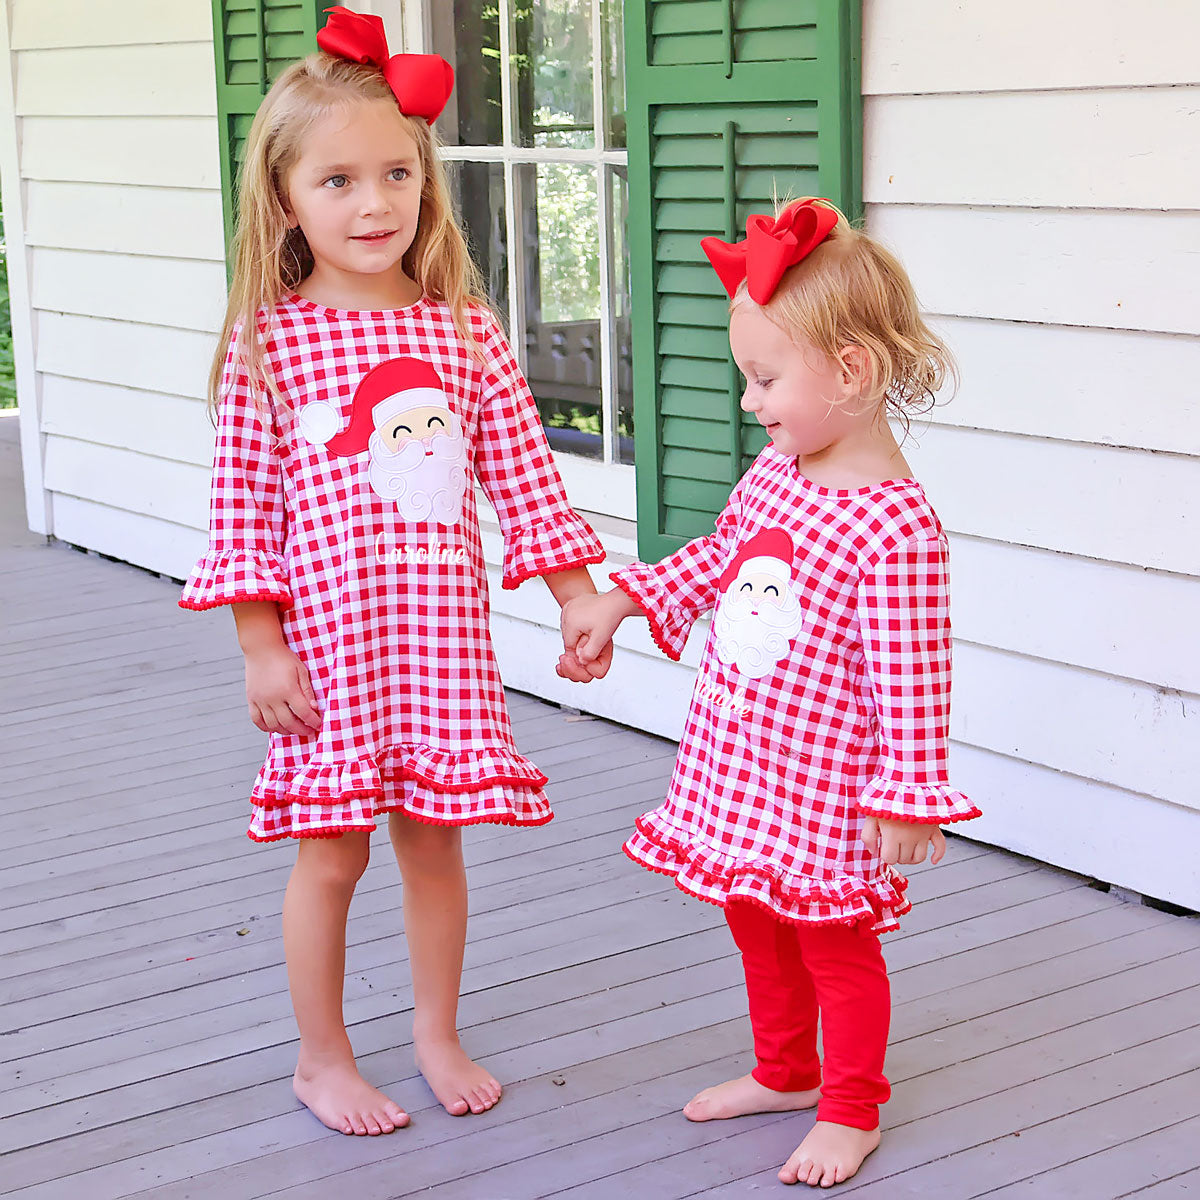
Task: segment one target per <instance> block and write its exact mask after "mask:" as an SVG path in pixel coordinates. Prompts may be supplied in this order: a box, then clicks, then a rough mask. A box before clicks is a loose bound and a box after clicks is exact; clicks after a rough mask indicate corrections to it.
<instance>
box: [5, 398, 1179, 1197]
mask: <svg viewBox="0 0 1200 1200" xmlns="http://www.w3.org/2000/svg"><path fill="white" fill-rule="evenodd" d="M15 439H16V421H15V419H14V418H12V417H2V418H0V455H2V456H3V457H2V468H3V469H2V471H0V474H2V477H3V493H2V494H3V510H2V516H0V532H2V538H0V542H2V545H0V555H2V558H3V561H2V574H3V579H4V584H3V591H4V597H3V612H4V617H5V630H6V634H7V644H6V645H5V646H4V647H3V650H2V651H0V655H2V661H3V671H2V681H3V689H2V692H3V694H2V698H0V703H2V706H3V709H4V712H5V717H4V724H3V726H2V729H0V743H2V747H3V748H2V750H0V764H2V769H3V774H2V779H3V798H2V801H0V825H2V836H0V900H2V905H0V917H2V922H0V930H2V932H0V954H2V955H3V965H2V968H0V1118H2V1119H0V1151H3V1156H2V1157H0V1192H2V1193H3V1194H5V1195H8V1196H13V1197H20V1198H21V1200H34V1198H39V1200H40V1198H49V1197H55V1198H57V1197H71V1198H72V1200H107V1198H115V1197H132V1196H137V1197H155V1198H163V1200H166V1198H168V1197H170V1198H172V1200H183V1198H184V1197H192V1198H206V1200H207V1198H213V1200H237V1198H240V1197H264V1196H278V1197H287V1198H289V1200H293V1198H294V1200H299V1198H301V1197H313V1198H322V1200H324V1198H327V1197H335V1196H342V1195H345V1196H353V1197H355V1200H371V1198H376V1197H378V1198H381V1200H382V1198H390V1197H402V1196H413V1195H421V1196H433V1197H439V1198H445V1200H451V1198H464V1200H525V1198H533V1197H542V1196H570V1197H572V1200H591V1198H596V1200H616V1198H622V1197H631V1198H635V1200H637V1198H641V1197H645V1198H646V1200H651V1198H653V1200H666V1198H669V1197H686V1196H713V1197H739V1196H748V1195H771V1194H781V1193H780V1188H781V1186H782V1185H780V1184H778V1183H777V1182H776V1181H775V1179H774V1171H775V1168H776V1167H777V1166H778V1164H779V1163H781V1162H782V1161H783V1160H784V1158H786V1156H787V1155H788V1154H789V1153H790V1151H791V1150H792V1149H793V1148H794V1146H795V1145H796V1144H797V1142H798V1141H799V1139H800V1137H801V1136H802V1135H803V1133H804V1132H805V1130H806V1129H807V1128H808V1126H809V1124H810V1122H811V1119H812V1118H811V1117H810V1116H807V1115H796V1114H792V1115H789V1116H768V1117H757V1118H746V1119H744V1120H741V1121H733V1122H721V1123H716V1124H710V1125H692V1124H689V1123H688V1122H687V1121H686V1120H684V1119H683V1117H682V1116H680V1115H679V1111H678V1110H679V1108H680V1106H681V1105H682V1104H683V1103H684V1102H685V1101H686V1100H687V1099H688V1097H689V1096H690V1095H691V1094H692V1093H693V1092H694V1091H695V1090H697V1089H698V1088H699V1087H701V1086H703V1085H705V1084H707V1083H709V1082H713V1081H716V1080H719V1079H721V1078H724V1077H727V1076H729V1075H730V1074H734V1073H740V1072H742V1071H744V1070H746V1069H747V1064H748V1062H749V1054H748V1048H749V1030H748V1026H747V1021H746V1018H745V1007H744V1001H743V993H742V990H741V986H740V977H739V966H738V961H737V959H736V957H735V955H734V952H733V947H732V944H731V942H730V939H729V937H728V935H727V933H726V932H725V929H724V925H723V923H722V921H721V918H720V914H719V913H718V912H717V911H716V910H715V909H713V908H710V907H708V906H706V905H702V904H699V903H696V902H693V901H691V900H689V899H687V898H685V897H684V896H682V895H681V894H680V893H679V892H678V891H676V890H675V889H674V888H673V887H672V886H671V884H670V883H669V882H668V881H666V880H664V879H662V878H660V877H657V876H652V875H650V874H648V873H646V872H644V871H642V870H640V869H638V868H636V867H634V866H633V865H632V864H630V863H629V862H628V861H627V860H626V859H625V858H624V857H623V856H622V855H621V853H620V849H619V847H620V843H621V840H622V837H623V835H624V832H625V831H626V830H627V829H628V828H629V825H630V823H631V821H632V819H633V818H634V816H636V815H637V814H638V813H639V812H640V811H642V810H643V809H644V808H646V807H648V806H650V805H652V804H653V803H654V802H655V801H656V800H657V798H658V797H659V796H660V795H661V793H662V790H663V787H664V785H665V782H666V779H667V776H668V773H669V770H670V766H671V762H672V758H673V747H672V746H671V745H670V744H669V743H667V742H664V741H662V740H661V739H657V738H653V737H648V736H644V735H642V734H639V733H635V732H631V731H629V730H627V729H623V728H619V727H617V726H614V725H610V724H608V723H606V722H603V721H599V720H590V719H587V718H583V719H581V718H579V717H576V716H572V715H571V714H569V713H566V712H564V711H562V710H560V709H558V708H555V707H553V706H551V705H547V704H544V703H542V702H540V701H538V700H535V699H532V698H529V697H526V696H520V695H512V696H511V698H510V699H511V705H512V714H513V718H514V722H515V724H516V728H517V736H518V742H519V744H520V746H521V749H522V750H523V751H525V752H526V753H528V754H530V755H531V756H532V757H533V758H534V759H535V760H536V761H537V762H538V763H539V764H540V765H542V766H543V768H544V769H545V770H547V772H548V773H549V774H550V776H551V779H552V796H553V799H554V802H555V807H556V809H557V812H558V817H557V819H556V820H555V821H554V822H553V823H552V824H551V825H549V826H547V827H545V828H542V829H537V830H525V831H512V830H503V829H494V828H482V829H478V830H474V831H470V832H469V833H468V836H467V847H468V855H469V862H470V875H471V881H472V922H471V932H470V945H469V947H468V952H467V966H466V972H465V977H464V982H463V987H464V996H463V1003H462V1024H463V1028H464V1039H465V1042H466V1044H467V1047H468V1049H469V1050H470V1051H471V1052H472V1053H474V1054H475V1055H477V1056H478V1057H480V1058H482V1059H483V1060H484V1061H486V1062H487V1064H488V1065H489V1066H490V1067H491V1069H492V1070H493V1071H494V1072H495V1073H496V1074H497V1076H498V1077H499V1078H501V1079H502V1080H504V1081H505V1082H506V1083H507V1091H506V1095H505V1098H504V1100H503V1101H502V1103H501V1104H500V1106H499V1107H498V1108H497V1109H496V1110H494V1112H492V1113H491V1114H489V1115H488V1116H486V1117H481V1118H458V1119H455V1118H452V1117H449V1116H446V1115H445V1114H444V1113H443V1112H442V1111H441V1110H440V1109H439V1108H437V1107H436V1105H435V1103H434V1101H433V1098H432V1096H431V1094H430V1093H429V1092H428V1091H427V1089H426V1088H425V1086H424V1084H423V1083H422V1081H421V1080H420V1078H419V1077H418V1076H416V1075H415V1072H414V1069H413V1065H412V1058H411V1046H410V1042H409V1029H408V1015H409V1014H408V1010H409V1008H410V1005H411V993H410V989H409V985H408V977H407V964H406V961H405V944H404V938H403V936H402V935H401V923H400V902H399V901H400V897H399V884H398V881H397V874H396V869H395V865H394V862H392V861H389V859H390V855H389V853H388V847H387V844H386V840H383V841H382V842H381V844H380V845H379V846H378V853H377V854H376V856H375V860H374V861H373V862H372V865H371V867H370V868H369V870H368V873H367V875H366V877H365V879H364V881H363V883H362V885H361V888H360V891H359V894H358V896H357V898H356V900H355V904H354V909H353V914H352V919H351V924H350V940H351V946H350V950H349V974H348V979H347V985H346V1011H347V1017H348V1020H349V1021H350V1022H351V1023H352V1030H351V1033H352V1037H353V1039H354V1043H355V1046H356V1048H357V1050H358V1052H359V1054H360V1056H361V1062H362V1064H363V1067H364V1070H365V1073H366V1074H368V1075H369V1076H370V1077H371V1078H373V1079H374V1080H376V1081H377V1082H378V1083H380V1084H381V1085H386V1087H387V1088H388V1089H389V1090H390V1091H391V1093H392V1094H393V1095H394V1096H395V1098H396V1099H397V1100H398V1101H399V1102H401V1103H402V1104H404V1105H405V1106H406V1107H407V1108H409V1110H410V1111H411V1112H412V1113H413V1124H412V1126H411V1128H409V1129H407V1130H404V1131H400V1132H397V1133H395V1134H393V1135H391V1136H389V1137H385V1138H377V1139H369V1140H368V1139H353V1138H344V1137H341V1136H339V1135H335V1134H332V1133H329V1132H327V1131H326V1130H324V1129H323V1128H322V1127H321V1126H319V1125H318V1124H317V1123H316V1122H315V1121H314V1120H313V1119H312V1118H311V1117H309V1116H308V1115H307V1114H306V1113H305V1112H303V1111H302V1110H300V1109H299V1107H298V1106H297V1104H296V1102H295V1101H294V1099H293V1097H292V1094H291V1090H290V1087H289V1080H290V1073H291V1069H292V1066H293V1063H294V1029H293V1025H292V1020H291V1015H290V1007H289V1002H288V996H287V982H286V978H285V974H284V966H283V955H282V948H281V944H280V929H279V916H278V913H279V906H280V901H281V896H282V891H283V886H284V882H285V880H286V877H287V873H288V869H289V864H290V858H291V852H290V850H289V849H288V847H287V846H282V845H275V846H268V847H259V846H255V845H252V844H251V843H250V842H249V841H248V840H247V839H246V838H245V837H244V835H243V828H244V824H245V799H244V797H245V793H246V790H247V786H248V783H249V781H250V779H251V778H252V777H253V774H254V772H255V770H256V768H257V766H258V763H259V761H260V759H261V738H260V735H258V734H257V732H256V731H255V730H254V729H253V728H251V727H250V726H249V724H248V722H247V721H246V720H245V719H244V717H243V716H242V702H241V694H240V689H241V669H240V664H239V659H238V656H237V651H236V647H235V644H234V641H233V636H232V626H231V622H230V621H229V619H228V618H227V617H226V616H224V615H221V614H217V615H213V616H210V617H208V618H205V617H202V616H196V615H193V614H187V613H184V612H181V611H180V610H178V609H177V608H176V607H175V604H174V601H175V597H176V594H177V588H176V586H175V585H174V584H172V583H171V582H169V581H167V580H163V579H159V578H157V577H154V576H151V575H148V574H145V573H143V572H141V571H137V570H135V569H132V568H130V567H127V566H123V565H121V564H118V563H113V562H109V561H106V560H104V559H102V558H100V557H97V556H95V555H83V554H79V553H77V552H75V551H73V550H71V549H70V548H68V547H66V546H62V545H52V546H46V545H44V544H43V542H42V540H41V539H38V538H35V537H33V536H31V535H29V534H28V533H26V532H25V531H24V523H23V514H22V512H21V501H20V495H19V488H18V484H17V454H16V440H15ZM912 890H913V893H914V894H915V897H916V899H917V901H918V903H917V906H916V909H915V911H914V912H913V913H912V914H911V915H910V917H909V918H908V919H907V920H906V922H905V926H904V929H903V931H902V932H901V934H900V935H898V936H897V935H893V936H892V937H890V938H889V939H887V941H886V949H887V957H888V960H889V962H890V965H891V970H892V979H893V990H894V996H895V1013H894V1020H893V1038H892V1046H891V1052H890V1056H889V1063H888V1066H889V1074H890V1076H891V1078H892V1081H893V1084H894V1089H895V1091H894V1098H893V1100H892V1102H891V1104H890V1105H889V1106H888V1107H887V1109H886V1112H885V1118H886V1120H885V1128H886V1131H887V1132H886V1133H885V1139H884V1143H883V1146H882V1148H881V1149H880V1151H879V1152H878V1153H877V1154H876V1155H875V1156H874V1157H873V1158H872V1159H871V1160H869V1162H868V1163H867V1164H866V1166H865V1167H864V1169H863V1171H862V1172H861V1173H860V1174H859V1176H858V1177H857V1178H856V1179H854V1180H853V1181H851V1182H850V1183H849V1184H846V1185H844V1186H842V1187H841V1188H839V1189H838V1191H839V1193H841V1194H848V1193H851V1192H853V1193H856V1194H861V1195H862V1196H863V1197H882V1198H886V1200H900V1198H902V1197H921V1198H922V1200H932V1198H935V1197H944V1198H946V1200H964V1198H967V1197H976V1196H985V1195H986V1196H989V1197H992V1196H996V1197H1005V1198H1009V1197H1011V1198H1014V1200H1015V1198H1017V1197H1022V1198H1039V1197H1046V1198H1048V1200H1049V1198H1054V1200H1058V1198H1061V1197H1080V1198H1086V1200H1107V1198H1112V1200H1115V1198H1116V1197H1124V1196H1131V1195H1137V1196H1138V1197H1145V1198H1146V1200H1166V1198H1167V1197H1179V1196H1200V921H1198V920H1197V919H1195V918H1190V917H1174V916H1169V915H1166V914H1164V913H1160V912H1156V911H1153V910H1151V909H1148V908H1144V907H1141V906H1138V905H1136V904H1130V903H1123V902H1121V901H1120V900H1118V899H1116V898H1114V897H1111V896H1109V895H1106V894H1103V893H1102V892H1099V891H1096V890H1094V889H1092V888H1089V887H1088V886H1087V885H1086V882H1085V881H1084V880H1082V879H1079V878H1077V877H1075V876H1072V875H1069V874H1065V873H1062V872H1059V871H1055V870H1052V869H1050V868H1048V867H1045V866H1041V865H1039V864H1038V863H1035V862H1031V861H1028V860H1026V859H1022V858H1018V857H1015V856H1013V855H1009V854H1004V853H1000V852H997V851H994V850H991V849H987V848H985V847H982V846H979V845H975V844H972V843H971V842H969V841H966V840H963V839H961V838H956V839H954V840H953V841H952V843H951V848H950V853H949V855H948V857H947V861H946V862H945V863H944V864H943V865H941V866H940V867H938V868H937V869H935V870H918V871H916V872H915V873H914V878H913V887H912ZM792 1194H794V1193H792Z"/></svg>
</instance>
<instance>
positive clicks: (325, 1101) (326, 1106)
mask: <svg viewBox="0 0 1200 1200" xmlns="http://www.w3.org/2000/svg"><path fill="white" fill-rule="evenodd" d="M292 1090H293V1091H294V1092H295V1093H296V1098H297V1099H298V1100H299V1101H300V1103H301V1104H303V1105H305V1107H307V1108H308V1110H309V1111H310V1112H311V1113H312V1115H313V1116H314V1117H316V1118H317V1120H318V1121H320V1122H321V1124H322V1125H328V1126H329V1128H330V1129H336V1130H337V1131H338V1133H351V1134H354V1133H356V1134H359V1135H367V1134H370V1135H372V1136H374V1135H377V1134H380V1133H391V1132H392V1130H393V1129H399V1128H401V1127H402V1126H404V1125H407V1124H408V1113H406V1112H405V1111H404V1109H402V1108H401V1107H400V1105H398V1104H396V1103H394V1102H393V1101H391V1100H389V1099H388V1098H387V1097H386V1096H385V1095H384V1094H383V1093H382V1092H381V1091H379V1089H378V1088H373V1087H372V1086H371V1085H370V1084H369V1083H368V1082H367V1081H366V1080H365V1079H364V1078H363V1077H362V1076H361V1075H360V1074H359V1073H358V1068H357V1067H356V1066H355V1065H354V1059H353V1058H351V1059H349V1060H346V1059H341V1058H339V1059H336V1060H333V1061H326V1062H320V1063H318V1062H317V1061H316V1060H314V1059H302V1060H301V1062H300V1064H299V1065H298V1066H297V1067H296V1074H295V1075H293V1076H292Z"/></svg>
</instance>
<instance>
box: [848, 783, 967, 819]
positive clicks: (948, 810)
mask: <svg viewBox="0 0 1200 1200" xmlns="http://www.w3.org/2000/svg"><path fill="white" fill-rule="evenodd" d="M858 807H859V810H860V811H861V812H863V813H865V814H866V815H867V816H869V817H882V818H884V819H885V820H888V821H910V822H911V823H912V824H914V825H951V824H953V823H954V822H955V821H970V820H972V819H973V818H975V817H979V816H982V815H983V813H982V812H981V810H980V809H979V808H977V807H976V806H975V805H974V804H973V803H972V802H971V801H970V800H969V799H968V798H967V797H966V796H964V795H963V794H962V792H956V791H955V790H954V789H953V788H952V787H950V786H949V785H948V784H914V783H904V782H901V781H898V780H894V779H888V778H887V777H886V776H881V777H879V778H877V779H873V780H872V781H871V782H870V783H869V784H868V785H867V787H866V790H865V791H864V792H863V794H862V795H861V796H860V797H859V799H858Z"/></svg>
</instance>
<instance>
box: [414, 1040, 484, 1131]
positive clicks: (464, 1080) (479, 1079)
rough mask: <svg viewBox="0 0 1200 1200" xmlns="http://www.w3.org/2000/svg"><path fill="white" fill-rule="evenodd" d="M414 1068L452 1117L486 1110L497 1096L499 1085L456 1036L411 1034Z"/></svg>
mask: <svg viewBox="0 0 1200 1200" xmlns="http://www.w3.org/2000/svg"><path fill="white" fill-rule="evenodd" d="M414 1052H415V1058H416V1060H417V1070H418V1071H420V1072H421V1074H422V1075H424V1076H425V1082H426V1083H427V1084H429V1086H430V1088H431V1089H432V1091H433V1094H434V1095H435V1096H436V1097H437V1098H438V1100H440V1101H441V1104H442V1107H443V1108H444V1109H445V1110H446V1111H447V1112H448V1113H449V1114H450V1115H451V1116H452V1117H464V1116H466V1114H467V1113H468V1112H473V1113H482V1112H487V1110H488V1109H489V1108H491V1107H492V1106H493V1105H494V1104H495V1103H496V1101H497V1100H499V1099H500V1092H501V1090H502V1089H501V1087H500V1085H499V1084H498V1083H497V1082H496V1081H495V1080H494V1079H493V1078H492V1077H491V1075H490V1074H489V1073H488V1072H487V1071H485V1070H484V1069H483V1068H482V1067H481V1066H480V1065H479V1064H478V1063H476V1062H472V1061H471V1059H469V1058H468V1057H467V1055H466V1051H464V1050H463V1048H462V1046H461V1045H460V1044H459V1041H458V1038H454V1039H453V1040H450V1039H436V1040H435V1039H430V1040H423V1041H422V1042H421V1043H420V1044H419V1045H417V1044H416V1039H415V1038H414Z"/></svg>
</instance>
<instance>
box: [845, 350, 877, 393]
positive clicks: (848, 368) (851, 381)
mask: <svg viewBox="0 0 1200 1200" xmlns="http://www.w3.org/2000/svg"><path fill="white" fill-rule="evenodd" d="M838 363H839V365H840V367H841V372H842V383H843V384H845V386H846V387H847V388H850V389H853V390H854V391H856V392H861V391H865V390H866V389H867V388H868V387H869V386H870V383H871V356H870V355H869V354H868V353H867V352H866V349H865V348H864V347H862V346H858V345H855V344H854V343H853V342H848V343H847V344H846V345H845V346H843V347H842V348H841V350H840V351H839V352H838Z"/></svg>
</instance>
